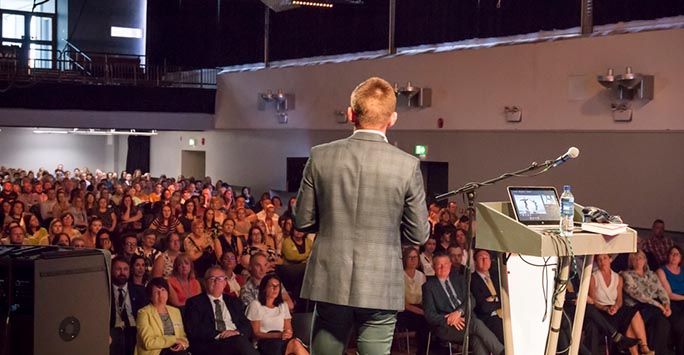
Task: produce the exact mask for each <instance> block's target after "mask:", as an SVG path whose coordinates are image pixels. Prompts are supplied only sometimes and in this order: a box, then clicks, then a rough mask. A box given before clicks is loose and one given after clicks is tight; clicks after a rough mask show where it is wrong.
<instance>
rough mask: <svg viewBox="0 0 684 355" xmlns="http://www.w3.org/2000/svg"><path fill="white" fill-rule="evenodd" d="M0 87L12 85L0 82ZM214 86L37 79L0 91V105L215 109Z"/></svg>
mask: <svg viewBox="0 0 684 355" xmlns="http://www.w3.org/2000/svg"><path fill="white" fill-rule="evenodd" d="M0 85H1V86H2V87H11V85H10V84H8V83H6V82H0ZM215 101H216V90H213V89H190V88H149V87H140V86H109V85H82V84H49V83H38V84H35V85H32V86H27V87H13V88H11V89H10V90H7V91H5V92H2V93H0V107H7V108H31V109H43V110H66V109H77V110H92V111H140V112H196V113H214V106H215Z"/></svg>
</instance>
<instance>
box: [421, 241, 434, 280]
mask: <svg viewBox="0 0 684 355" xmlns="http://www.w3.org/2000/svg"><path fill="white" fill-rule="evenodd" d="M436 248H437V241H436V240H435V238H429V239H428V240H427V242H425V244H424V245H423V246H422V247H421V249H423V252H422V253H420V264H421V266H422V268H421V269H422V270H423V274H425V276H434V275H435V270H434V269H433V268H432V254H434V253H435V249H436Z"/></svg>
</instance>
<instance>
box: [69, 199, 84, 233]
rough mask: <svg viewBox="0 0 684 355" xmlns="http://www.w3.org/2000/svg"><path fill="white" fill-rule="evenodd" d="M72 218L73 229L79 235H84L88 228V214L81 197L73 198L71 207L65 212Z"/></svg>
mask: <svg viewBox="0 0 684 355" xmlns="http://www.w3.org/2000/svg"><path fill="white" fill-rule="evenodd" d="M67 211H69V213H71V215H72V216H73V217H74V228H75V229H77V230H78V231H79V232H80V233H85V231H86V229H87V228H88V212H87V210H86V208H85V206H84V203H83V197H81V196H80V195H79V196H74V198H73V200H72V202H71V207H69V209H68V210H67Z"/></svg>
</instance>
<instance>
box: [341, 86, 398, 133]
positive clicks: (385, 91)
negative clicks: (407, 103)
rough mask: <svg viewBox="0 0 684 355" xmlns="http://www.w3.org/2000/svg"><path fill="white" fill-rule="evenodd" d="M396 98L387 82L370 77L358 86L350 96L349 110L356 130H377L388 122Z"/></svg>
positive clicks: (393, 109) (394, 106)
mask: <svg viewBox="0 0 684 355" xmlns="http://www.w3.org/2000/svg"><path fill="white" fill-rule="evenodd" d="M396 103H397V97H396V94H395V93H394V89H393V88H392V85H390V84H389V83H388V82H387V81H385V80H383V79H380V78H377V77H372V78H369V79H367V80H366V81H364V82H362V83H361V84H359V85H358V86H357V87H356V88H355V89H354V91H353V92H352V94H351V105H350V106H351V110H352V114H353V115H354V124H355V125H356V127H357V128H362V129H363V128H370V129H379V128H384V127H386V126H387V124H388V123H389V122H390V119H391V117H392V114H393V113H394V111H395V108H396Z"/></svg>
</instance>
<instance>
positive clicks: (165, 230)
mask: <svg viewBox="0 0 684 355" xmlns="http://www.w3.org/2000/svg"><path fill="white" fill-rule="evenodd" d="M150 230H153V231H155V232H156V233H157V235H160V236H162V235H167V234H169V233H173V232H176V233H179V234H183V233H185V229H184V228H183V224H182V223H181V221H180V220H179V219H178V218H176V217H175V216H174V215H173V213H172V211H171V206H169V205H164V206H162V210H161V214H160V215H159V216H157V218H155V219H154V220H153V221H152V224H150Z"/></svg>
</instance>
